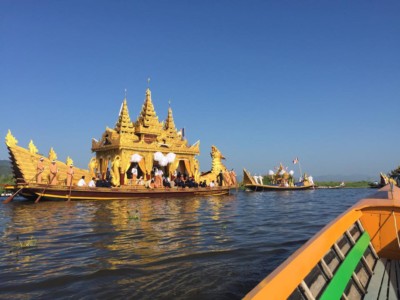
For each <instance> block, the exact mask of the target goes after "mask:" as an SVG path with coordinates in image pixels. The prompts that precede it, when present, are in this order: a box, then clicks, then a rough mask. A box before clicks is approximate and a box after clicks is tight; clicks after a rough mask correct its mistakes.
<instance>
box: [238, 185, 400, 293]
mask: <svg viewBox="0 0 400 300" xmlns="http://www.w3.org/2000/svg"><path fill="white" fill-rule="evenodd" d="M384 195H386V198H385V196H384ZM374 208H375V209H376V208H385V209H388V213H389V210H390V209H391V210H394V209H396V210H398V211H399V212H400V188H397V187H395V188H394V190H393V192H391V191H390V188H389V187H388V186H386V187H384V188H382V189H380V190H379V192H378V193H376V194H373V195H371V197H368V198H364V199H361V200H359V201H358V202H357V203H355V204H354V205H353V206H351V207H350V208H348V209H347V210H346V211H344V212H343V213H341V214H340V215H339V216H337V217H336V218H334V219H333V220H332V221H331V222H329V223H328V224H327V225H325V226H324V227H323V228H322V229H321V230H320V231H318V232H317V233H316V234H315V235H314V236H313V237H311V238H310V239H309V240H308V241H307V242H306V243H305V244H303V245H302V246H301V247H300V248H298V249H297V250H296V251H295V252H294V253H292V254H291V255H290V256H289V257H288V258H287V259H286V260H285V261H284V262H282V263H281V264H280V265H279V266H278V267H277V268H276V269H275V270H274V271H272V272H271V273H270V274H269V275H267V276H266V277H265V278H264V279H262V280H261V281H260V282H259V283H258V284H257V285H256V286H255V287H254V288H253V289H252V290H251V291H250V292H249V293H248V294H247V295H246V296H245V297H244V298H243V299H265V298H268V296H271V295H274V298H275V299H287V298H288V297H289V296H290V295H291V293H292V292H293V291H294V290H295V289H296V287H297V286H298V285H299V284H300V283H301V282H302V281H303V280H304V278H305V277H306V276H307V275H308V274H309V272H310V271H311V270H312V269H313V268H314V267H315V265H316V264H317V263H318V262H319V261H320V260H321V258H322V257H324V255H325V254H326V253H327V252H328V250H329V249H330V248H331V247H332V245H333V244H334V243H335V242H336V241H337V240H338V238H340V236H342V235H343V233H344V232H345V231H346V230H347V229H348V228H349V227H350V226H351V225H352V224H354V223H355V222H356V221H357V220H359V219H360V218H361V217H362V215H363V212H364V211H369V210H372V209H374Z"/></svg>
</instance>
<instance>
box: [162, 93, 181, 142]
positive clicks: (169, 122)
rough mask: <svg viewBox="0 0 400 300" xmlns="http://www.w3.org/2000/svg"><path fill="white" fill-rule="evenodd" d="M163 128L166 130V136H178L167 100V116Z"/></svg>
mask: <svg viewBox="0 0 400 300" xmlns="http://www.w3.org/2000/svg"><path fill="white" fill-rule="evenodd" d="M164 130H165V131H167V136H168V137H169V138H176V137H177V136H178V132H177V130H176V127H175V122H174V117H173V115H172V108H171V101H169V106H168V116H167V119H166V120H165V125H164Z"/></svg>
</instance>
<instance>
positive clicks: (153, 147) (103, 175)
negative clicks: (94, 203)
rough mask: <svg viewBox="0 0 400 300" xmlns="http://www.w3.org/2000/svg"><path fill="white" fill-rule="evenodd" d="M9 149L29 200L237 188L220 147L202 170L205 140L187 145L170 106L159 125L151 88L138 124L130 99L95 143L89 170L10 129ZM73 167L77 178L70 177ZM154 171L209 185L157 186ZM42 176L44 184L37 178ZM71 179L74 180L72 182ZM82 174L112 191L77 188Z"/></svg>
mask: <svg viewBox="0 0 400 300" xmlns="http://www.w3.org/2000/svg"><path fill="white" fill-rule="evenodd" d="M6 145H7V148H8V152H9V155H10V160H11V163H12V168H13V173H14V177H15V179H16V181H17V185H16V186H14V189H15V190H16V189H18V188H20V189H21V194H22V195H23V196H25V197H27V198H36V197H41V198H42V199H43V198H48V199H68V200H70V199H76V200H77V199H130V198H137V197H167V196H172V197H176V196H180V195H182V196H183V195H198V194H200V195H210V194H213V195H214V194H216V195H220V194H228V193H229V189H230V188H231V187H232V186H233V185H236V178H235V174H234V173H233V172H232V171H231V172H229V171H228V170H227V168H226V167H225V165H224V164H223V163H222V159H224V157H223V155H222V154H221V152H220V151H219V150H218V149H217V148H216V147H215V146H212V149H211V156H212V168H211V170H210V171H208V172H205V173H201V172H200V166H199V162H198V160H197V158H196V157H197V156H198V155H199V154H200V148H199V147H200V142H199V141H197V142H196V143H194V144H193V145H189V144H188V141H187V140H186V139H185V138H184V135H183V132H182V130H178V129H177V128H176V126H175V122H174V118H173V114H172V109H171V107H170V106H169V108H168V113H167V118H166V120H165V121H163V122H160V121H159V119H158V116H157V114H156V112H155V109H154V106H153V101H152V98H151V91H150V89H147V90H146V94H145V100H144V103H143V105H142V109H141V112H140V114H139V116H138V118H137V120H136V122H132V121H131V118H130V116H129V111H128V104H127V99H126V97H125V98H124V100H123V102H122V105H121V109H120V113H119V116H118V119H117V122H116V124H115V127H114V128H108V127H106V129H105V131H104V133H103V134H102V136H101V139H100V140H96V139H93V140H92V147H91V150H92V152H93V153H94V154H95V156H93V157H92V158H91V159H90V162H89V164H88V169H87V170H86V169H80V168H77V167H75V166H73V160H72V159H71V158H70V157H67V158H66V161H65V162H62V161H60V160H58V158H57V154H56V152H55V151H54V149H53V148H51V149H50V151H49V153H48V155H43V154H40V153H39V151H38V149H37V148H36V146H35V145H34V143H33V141H32V140H31V141H30V143H29V146H28V148H24V147H21V146H19V145H18V141H17V139H16V138H15V137H14V136H13V135H12V134H11V131H10V130H9V131H8V133H7V136H6ZM40 160H41V164H42V165H43V166H44V169H42V170H41V171H40V169H39V167H38V162H39V161H40ZM52 162H53V163H54V162H55V164H56V166H57V173H56V174H55V175H54V176H53V177H55V181H56V182H58V184H57V185H54V184H52V183H51V182H52V181H53V179H54V178H52V174H53V173H52V172H51V168H49V167H48V166H50V165H51V163H52ZM72 168H73V174H72V175H71V174H70V175H68V174H69V172H70V171H69V170H70V169H72ZM132 168H135V169H136V170H137V177H136V176H135V177H134V180H132V178H131V177H132V176H130V175H131V174H132V173H131V172H132V171H131V170H132ZM154 170H157V171H158V170H160V171H162V173H161V174H163V176H164V177H167V178H172V179H173V178H176V177H177V176H182V178H185V179H186V178H191V180H192V181H193V182H202V183H207V187H198V186H197V184H196V186H194V187H192V188H178V187H172V188H169V187H165V186H163V185H161V186H157V185H155V186H154V185H153V184H152V183H153V182H152V179H154V177H155V175H157V174H154ZM70 173H71V172H70ZM39 174H40V180H38V175H39ZM221 174H223V175H222V176H224V180H223V181H222V180H221V181H222V183H221V184H220V185H217V184H216V186H215V187H213V186H211V187H210V186H209V184H210V182H212V181H215V182H216V181H217V177H218V176H219V175H221ZM68 176H70V177H71V178H72V180H68ZM83 176H85V178H86V179H87V180H89V179H90V178H97V179H98V180H106V179H109V180H110V181H111V185H112V187H111V188H104V187H91V188H89V187H86V186H84V187H81V186H77V183H78V181H79V180H80V179H81V178H82V177H83ZM222 176H221V177H222ZM136 179H137V180H136ZM150 182H151V184H150ZM144 183H146V184H144ZM172 185H173V184H172Z"/></svg>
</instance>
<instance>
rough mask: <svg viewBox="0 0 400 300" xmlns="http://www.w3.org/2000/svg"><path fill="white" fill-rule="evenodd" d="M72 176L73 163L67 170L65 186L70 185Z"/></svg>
mask: <svg viewBox="0 0 400 300" xmlns="http://www.w3.org/2000/svg"><path fill="white" fill-rule="evenodd" d="M73 178H74V165H73V164H71V165H70V166H69V169H68V171H67V186H71V185H72V179H73Z"/></svg>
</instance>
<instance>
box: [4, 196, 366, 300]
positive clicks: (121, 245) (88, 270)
mask: <svg viewBox="0 0 400 300" xmlns="http://www.w3.org/2000/svg"><path fill="white" fill-rule="evenodd" d="M368 193H369V190H358V191H356V192H354V191H350V190H341V191H340V192H339V191H322V190H316V191H303V192H300V193H293V192H287V193H276V192H271V193H266V192H264V193H244V192H239V193H238V194H236V195H232V196H215V197H194V198H185V199H139V200H136V201H125V200H121V201H83V202H45V201H43V202H40V203H39V204H37V205H35V204H33V203H30V202H24V201H15V202H14V201H13V202H12V203H10V204H9V205H2V206H1V209H0V226H1V233H2V234H1V244H0V262H1V263H0V272H1V274H2V280H1V281H0V289H1V291H2V294H1V295H2V296H1V297H6V298H21V297H28V298H34V297H39V298H40V297H41V295H42V296H43V295H44V294H45V295H46V297H48V298H68V297H74V298H82V297H87V295H91V296H92V297H94V298H98V299H103V298H110V297H111V298H119V297H124V298H126V296H127V295H129V297H128V298H140V299H152V298H171V297H173V298H175V299H187V298H193V299H209V298H213V299H236V298H241V297H243V296H244V295H245V294H246V293H247V292H248V291H249V290H250V289H251V288H252V287H253V286H254V285H255V284H256V283H257V282H258V281H259V280H261V279H262V278H263V277H264V276H265V275H266V274H267V273H268V272H270V271H271V270H272V269H273V268H275V267H276V266H277V265H278V264H279V263H280V262H282V261H283V260H284V259H285V257H287V256H288V255H289V254H290V253H292V252H293V251H294V250H295V249H296V248H297V247H299V246H300V245H301V244H303V243H304V242H305V241H306V240H307V239H308V238H309V237H310V236H311V235H312V234H314V233H315V232H316V231H318V230H319V229H320V228H322V227H323V226H324V225H325V224H326V223H327V222H328V221H329V220H330V219H332V218H333V217H335V216H336V215H338V214H339V213H341V212H342V211H343V210H344V209H345V208H346V207H348V206H350V205H351V204H353V203H354V202H355V201H356V200H357V199H358V198H361V197H363V196H364V195H366V194H368ZM333 204H334V205H333ZM321 216H324V218H321ZM17 237H18V238H19V239H20V240H21V241H27V240H29V239H30V238H32V237H33V239H35V240H36V241H37V245H36V246H35V247H25V248H21V247H18V244H17ZM61 290H62V291H63V292H62V293H60V291H61Z"/></svg>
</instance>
